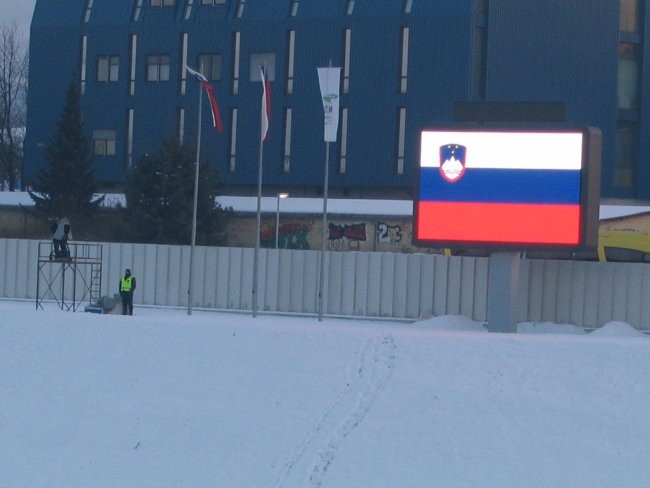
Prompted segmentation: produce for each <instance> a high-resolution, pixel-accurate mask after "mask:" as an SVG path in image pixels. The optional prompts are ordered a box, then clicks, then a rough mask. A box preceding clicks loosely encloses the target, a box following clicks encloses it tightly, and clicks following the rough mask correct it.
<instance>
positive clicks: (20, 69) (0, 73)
mask: <svg viewBox="0 0 650 488" xmlns="http://www.w3.org/2000/svg"><path fill="white" fill-rule="evenodd" d="M28 66H29V58H28V54H27V46H26V42H25V40H24V37H23V35H22V34H21V32H20V31H19V29H18V26H17V25H16V23H13V24H10V25H2V26H0V183H1V184H2V186H8V187H9V189H10V190H12V191H13V190H14V188H15V186H16V181H17V179H18V177H19V176H20V174H21V170H22V153H23V151H22V149H23V147H22V145H23V139H24V134H25V119H26V103H25V102H26V99H27V97H26V95H27V70H28Z"/></svg>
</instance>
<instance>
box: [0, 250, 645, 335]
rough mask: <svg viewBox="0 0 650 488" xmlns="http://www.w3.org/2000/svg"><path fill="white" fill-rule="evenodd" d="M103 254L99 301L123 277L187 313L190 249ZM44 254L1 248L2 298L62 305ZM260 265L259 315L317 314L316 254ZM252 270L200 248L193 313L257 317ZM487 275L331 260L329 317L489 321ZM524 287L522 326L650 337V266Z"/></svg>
mask: <svg viewBox="0 0 650 488" xmlns="http://www.w3.org/2000/svg"><path fill="white" fill-rule="evenodd" d="M102 246H103V253H102V281H101V286H102V294H103V295H109V296H113V294H115V293H117V291H118V286H119V280H120V278H121V276H122V275H123V272H124V269H125V268H131V269H132V270H133V273H134V275H135V276H136V278H137V285H138V286H137V289H136V293H135V297H134V301H135V302H136V304H143V305H166V306H186V305H187V291H188V284H189V282H188V279H189V255H190V247H189V246H165V245H153V244H123V243H110V244H102ZM38 251H39V249H38V241H32V240H16V239H0V296H2V297H6V298H20V299H36V298H37V283H38V285H39V287H40V288H39V293H40V296H39V297H38V298H39V299H41V300H53V299H56V298H57V297H60V295H61V293H62V289H63V282H64V278H63V276H62V269H63V268H64V266H63V265H62V264H61V263H52V264H50V265H47V266H42V267H41V270H40V274H42V276H40V274H39V266H38V259H39V257H38ZM259 257H260V263H259V264H260V268H259V279H260V285H259V289H258V293H259V295H258V306H259V307H260V310H265V311H279V312H291V313H308V314H315V313H317V312H318V287H319V272H320V252H317V251H293V250H268V249H262V250H260V256H259ZM253 261H254V249H242V248H208V247H201V246H197V247H196V248H195V254H194V271H193V273H192V291H193V304H192V305H193V306H195V307H205V308H218V309H230V310H241V311H246V310H251V308H252V289H253V287H252V283H253ZM488 265H489V260H488V259H487V258H472V257H445V256H440V255H423V254H392V253H377V252H370V253H362V252H348V253H343V252H327V253H326V266H325V284H326V287H325V290H323V292H324V297H323V298H324V304H325V313H326V314H331V315H356V316H375V317H393V318H406V319H415V318H417V317H422V316H429V315H432V314H433V315H446V314H461V315H465V316H467V317H470V318H472V319H473V320H477V321H485V320H487V283H488V270H489V266H488ZM68 273H69V271H68ZM78 273H79V275H78V276H79V277H78V281H77V282H76V289H75V290H72V289H71V286H73V285H74V284H75V283H73V282H72V281H71V278H70V277H69V276H68V275H67V274H66V277H65V293H64V295H65V299H66V300H70V299H72V298H73V295H72V294H73V293H74V298H75V299H76V300H79V299H80V297H81V296H82V294H83V293H84V287H85V286H86V285H87V283H89V282H90V274H89V273H90V269H89V267H85V268H84V267H83V266H79V270H78ZM520 278H521V283H520V288H519V289H520V293H521V295H520V303H521V308H520V312H519V317H520V320H522V321H535V322H541V321H551V322H559V323H573V324H577V325H581V326H585V327H598V326H601V325H603V324H605V323H607V322H609V321H611V320H621V321H625V322H628V323H630V324H632V325H633V326H635V327H637V328H641V329H650V307H649V306H648V305H647V302H648V300H647V297H648V296H650V266H649V265H646V264H630V263H597V262H576V261H551V260H526V259H524V260H522V263H521V277H520ZM47 283H49V288H50V289H49V290H48V289H46V286H47V285H46V284H47ZM46 294H47V295H48V296H45V295H46ZM86 298H87V297H86ZM84 299H85V298H84Z"/></svg>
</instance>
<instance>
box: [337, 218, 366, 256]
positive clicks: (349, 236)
mask: <svg viewBox="0 0 650 488" xmlns="http://www.w3.org/2000/svg"><path fill="white" fill-rule="evenodd" d="M328 228H329V235H328V237H327V239H328V243H329V248H330V250H332V251H347V250H359V249H360V247H361V243H362V242H366V224H365V223H358V224H332V223H330V224H329V226H328Z"/></svg>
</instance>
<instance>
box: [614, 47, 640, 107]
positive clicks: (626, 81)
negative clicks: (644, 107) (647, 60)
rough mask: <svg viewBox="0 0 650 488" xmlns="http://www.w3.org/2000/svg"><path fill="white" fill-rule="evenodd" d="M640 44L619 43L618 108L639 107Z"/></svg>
mask: <svg viewBox="0 0 650 488" xmlns="http://www.w3.org/2000/svg"><path fill="white" fill-rule="evenodd" d="M638 92H639V46H637V45H636V44H630V43H627V42H621V43H620V44H619V45H618V108H620V109H623V110H635V109H637V108H638V94H639V93H638Z"/></svg>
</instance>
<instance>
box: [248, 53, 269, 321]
mask: <svg viewBox="0 0 650 488" xmlns="http://www.w3.org/2000/svg"><path fill="white" fill-rule="evenodd" d="M265 69H266V65H260V75H261V76H260V78H261V80H262V104H261V105H262V107H261V108H262V111H261V114H260V115H261V117H260V158H259V162H258V165H257V220H256V224H255V257H254V259H253V296H252V302H253V303H252V309H253V318H255V317H257V307H258V303H257V302H258V297H257V292H258V281H259V254H260V232H261V230H262V174H263V172H262V167H263V162H264V139H266V136H267V134H268V130H269V120H268V115H269V108H270V107H269V106H268V105H269V96H270V91H269V90H270V87H267V77H266V73H265Z"/></svg>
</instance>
